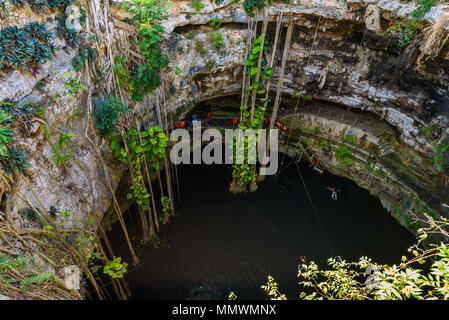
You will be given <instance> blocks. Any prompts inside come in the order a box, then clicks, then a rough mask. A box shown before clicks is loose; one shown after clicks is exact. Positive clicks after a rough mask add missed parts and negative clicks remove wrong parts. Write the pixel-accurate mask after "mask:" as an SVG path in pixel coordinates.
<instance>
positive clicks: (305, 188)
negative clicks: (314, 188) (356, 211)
mask: <svg viewBox="0 0 449 320" xmlns="http://www.w3.org/2000/svg"><path fill="white" fill-rule="evenodd" d="M301 156H302V153H301ZM295 165H296V169H298V173H299V177H300V178H301V182H302V184H303V186H304V190H306V194H307V198H309V202H310V205H311V206H312V210H313V214H314V215H315V218H316V220H317V221H318V224H319V225H320V229H321V231H322V232H323V237H324V240H325V241H326V244H327V246H328V247H329V250H330V252H331V255H332V256H335V251H334V248H333V247H332V244H331V243H330V241H329V238H328V237H327V234H326V230H325V229H324V227H323V224H322V223H321V219H320V217H319V215H318V212H317V210H316V208H315V205H314V204H313V202H312V198H311V197H310V194H309V190H308V189H307V186H306V183H305V182H304V179H303V177H302V174H301V170H299V166H298V163H297V162H296V161H295Z"/></svg>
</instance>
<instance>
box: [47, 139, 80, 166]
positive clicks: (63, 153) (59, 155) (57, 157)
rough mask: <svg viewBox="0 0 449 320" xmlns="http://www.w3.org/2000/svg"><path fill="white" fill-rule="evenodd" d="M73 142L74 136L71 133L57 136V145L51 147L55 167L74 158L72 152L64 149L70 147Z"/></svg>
mask: <svg viewBox="0 0 449 320" xmlns="http://www.w3.org/2000/svg"><path fill="white" fill-rule="evenodd" d="M73 140H75V134H74V133H72V132H68V133H63V134H61V135H60V136H59V140H58V142H57V143H55V144H54V145H53V148H52V150H53V161H54V162H55V164H56V165H61V164H65V163H66V162H67V161H68V160H70V158H72V157H73V156H74V154H73V152H71V151H67V150H66V149H67V148H68V147H69V146H71V145H72V143H73Z"/></svg>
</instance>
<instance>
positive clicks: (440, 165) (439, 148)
mask: <svg viewBox="0 0 449 320" xmlns="http://www.w3.org/2000/svg"><path fill="white" fill-rule="evenodd" d="M433 147H434V149H435V151H436V155H435V156H434V157H433V158H432V159H431V161H432V162H433V163H434V164H435V165H436V167H437V170H438V171H439V172H441V171H443V170H444V169H445V164H444V155H445V152H446V151H447V150H448V149H449V145H448V144H446V143H438V140H434V141H433Z"/></svg>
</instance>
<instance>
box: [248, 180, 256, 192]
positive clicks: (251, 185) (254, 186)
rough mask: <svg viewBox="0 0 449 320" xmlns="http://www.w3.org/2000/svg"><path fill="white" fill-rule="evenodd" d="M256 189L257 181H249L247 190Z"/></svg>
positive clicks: (252, 190) (254, 190)
mask: <svg viewBox="0 0 449 320" xmlns="http://www.w3.org/2000/svg"><path fill="white" fill-rule="evenodd" d="M256 191H257V182H256V181H251V184H250V185H249V192H256Z"/></svg>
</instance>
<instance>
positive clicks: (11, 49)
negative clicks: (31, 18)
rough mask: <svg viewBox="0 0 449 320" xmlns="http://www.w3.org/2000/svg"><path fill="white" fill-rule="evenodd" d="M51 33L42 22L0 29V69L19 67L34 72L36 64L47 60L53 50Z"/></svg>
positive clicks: (35, 71) (36, 67) (36, 68)
mask: <svg viewBox="0 0 449 320" xmlns="http://www.w3.org/2000/svg"><path fill="white" fill-rule="evenodd" d="M53 39H54V37H53V35H52V33H51V32H50V31H48V30H47V29H46V28H45V25H44V24H43V23H37V22H33V23H29V24H27V25H25V26H23V27H21V28H19V27H17V26H8V27H5V28H3V29H1V30H0V69H6V68H19V69H23V70H25V71H29V72H31V73H33V74H36V73H37V72H38V71H37V70H38V66H39V65H41V64H44V63H45V62H47V60H49V59H50V58H51V57H52V55H53V53H54V50H55V45H54V43H53Z"/></svg>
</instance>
